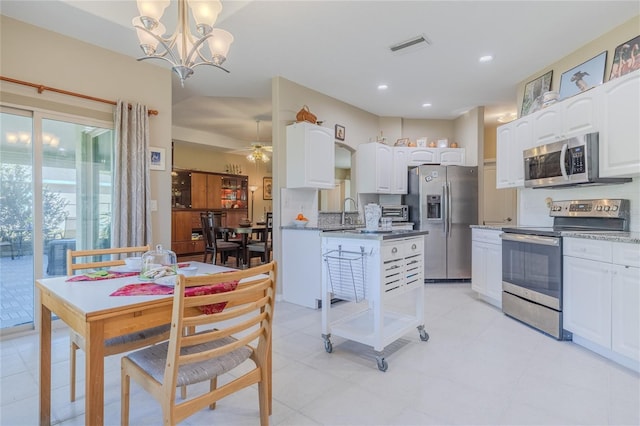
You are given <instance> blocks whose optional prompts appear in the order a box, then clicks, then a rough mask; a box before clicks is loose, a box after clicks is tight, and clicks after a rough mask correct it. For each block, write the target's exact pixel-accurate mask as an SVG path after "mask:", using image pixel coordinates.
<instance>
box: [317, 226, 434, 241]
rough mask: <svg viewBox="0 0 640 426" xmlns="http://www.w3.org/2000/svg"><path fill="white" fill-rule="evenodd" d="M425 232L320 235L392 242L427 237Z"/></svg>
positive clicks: (347, 231) (356, 232)
mask: <svg viewBox="0 0 640 426" xmlns="http://www.w3.org/2000/svg"><path fill="white" fill-rule="evenodd" d="M428 233H429V231H427V230H419V229H412V230H405V231H393V230H392V231H377V232H366V231H364V230H356V229H352V230H338V231H325V232H323V233H322V237H323V238H350V239H358V240H385V241H386V240H394V239H398V238H410V237H418V236H421V235H427V234H428Z"/></svg>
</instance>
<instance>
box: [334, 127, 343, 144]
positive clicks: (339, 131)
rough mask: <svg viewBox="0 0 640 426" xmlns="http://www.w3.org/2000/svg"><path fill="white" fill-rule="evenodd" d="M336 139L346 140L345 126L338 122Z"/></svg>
mask: <svg viewBox="0 0 640 426" xmlns="http://www.w3.org/2000/svg"><path fill="white" fill-rule="evenodd" d="M336 139H338V140H339V141H343V140H344V126H341V125H339V124H336Z"/></svg>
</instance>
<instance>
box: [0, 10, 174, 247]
mask: <svg viewBox="0 0 640 426" xmlns="http://www.w3.org/2000/svg"><path fill="white" fill-rule="evenodd" d="M0 52H1V55H2V56H1V60H0V74H2V75H3V76H5V77H11V78H15V79H19V80H25V81H29V82H32V83H37V84H43V85H45V86H50V87H55V88H58V89H64V90H68V91H73V92H79V93H82V94H85V95H90V96H93V97H97V98H103V99H108V100H113V101H115V100H117V99H122V100H125V101H127V102H129V103H137V102H139V103H142V104H145V105H147V106H148V107H149V108H150V109H155V110H158V111H159V115H158V116H151V117H150V119H149V122H150V123H149V124H150V136H151V145H152V146H155V147H160V148H165V149H166V152H167V153H168V154H169V153H170V152H171V78H172V75H171V71H170V70H169V69H167V68H161V67H158V66H155V65H152V64H150V63H147V62H138V61H136V60H135V58H131V57H128V56H124V55H120V54H118V53H115V52H112V51H110V50H105V49H102V48H99V47H97V46H94V45H90V44H87V43H84V42H82V41H80V40H76V39H73V38H69V37H66V36H62V35H60V34H58V33H54V32H51V31H47V30H45V29H42V28H39V27H35V26H32V25H29V24H25V23H23V22H20V21H16V20H14V19H11V18H7V17H6V16H0ZM0 94H1V95H2V102H7V101H11V103H14V102H21V103H22V104H23V106H32V107H39V108H44V109H47V108H49V109H50V108H56V109H57V108H63V110H62V112H66V113H70V114H76V115H83V116H88V117H93V118H100V119H103V120H104V119H106V120H109V121H111V122H112V121H113V109H114V107H113V106H111V105H107V104H103V103H99V102H95V101H87V100H81V99H77V98H73V97H70V96H66V95H60V94H56V93H53V92H44V93H43V94H38V93H37V91H36V90H35V89H32V88H26V87H24V86H18V85H16V84H12V83H6V82H2V83H1V84H0ZM169 188H171V164H170V161H167V167H166V170H165V171H152V172H151V198H152V199H155V200H157V201H158V211H156V212H153V213H152V232H153V241H152V243H153V244H163V245H164V246H165V247H169V246H170V243H171V196H170V194H171V191H170V190H169Z"/></svg>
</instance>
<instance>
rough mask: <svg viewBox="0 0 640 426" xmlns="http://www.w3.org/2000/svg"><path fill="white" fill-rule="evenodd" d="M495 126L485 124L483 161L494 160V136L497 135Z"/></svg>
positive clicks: (496, 126)
mask: <svg viewBox="0 0 640 426" xmlns="http://www.w3.org/2000/svg"><path fill="white" fill-rule="evenodd" d="M497 129H498V125H497V124H487V125H486V126H485V128H484V144H483V148H484V152H483V154H484V155H483V156H482V158H483V159H484V160H495V159H496V135H497Z"/></svg>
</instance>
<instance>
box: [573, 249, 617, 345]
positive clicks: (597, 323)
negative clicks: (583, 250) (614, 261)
mask: <svg viewBox="0 0 640 426" xmlns="http://www.w3.org/2000/svg"><path fill="white" fill-rule="evenodd" d="M563 266H564V291H563V302H564V303H563V324H564V326H563V328H564V329H565V330H569V331H570V332H572V333H574V334H577V335H579V336H581V337H584V338H585V339H588V340H590V341H592V342H594V343H597V344H598V345H602V346H605V347H611V275H610V274H611V272H610V270H609V267H608V266H610V265H608V264H606V263H603V262H596V261H594V260H590V259H581V258H577V257H571V256H565V257H564V265H563Z"/></svg>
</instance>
